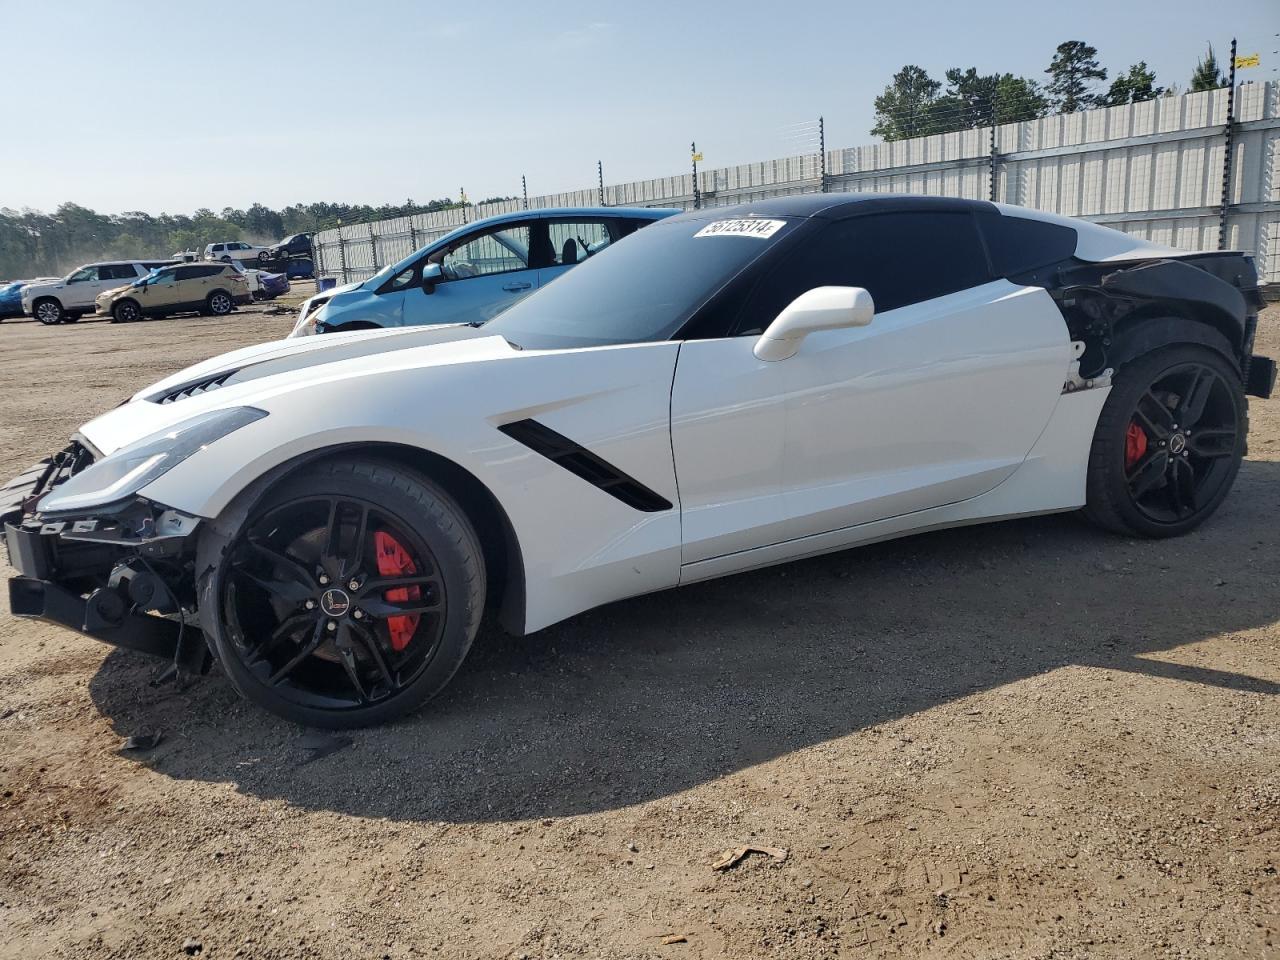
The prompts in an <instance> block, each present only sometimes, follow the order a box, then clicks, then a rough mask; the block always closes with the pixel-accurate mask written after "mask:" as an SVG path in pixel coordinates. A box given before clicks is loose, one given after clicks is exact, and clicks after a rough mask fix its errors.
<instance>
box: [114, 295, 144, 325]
mask: <svg viewBox="0 0 1280 960" xmlns="http://www.w3.org/2000/svg"><path fill="white" fill-rule="evenodd" d="M140 319H142V310H141V309H140V308H139V307H138V305H137V304H136V303H134V302H133V301H132V300H121V301H120V302H119V303H117V304H116V305H115V306H113V307H112V308H111V322H112V323H133V322H134V321H135V320H140Z"/></svg>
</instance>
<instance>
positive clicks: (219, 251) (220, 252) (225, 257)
mask: <svg viewBox="0 0 1280 960" xmlns="http://www.w3.org/2000/svg"><path fill="white" fill-rule="evenodd" d="M204 258H205V259H206V260H221V261H222V262H223V263H231V262H232V261H238V262H241V263H244V262H246V261H249V260H256V261H258V262H259V263H266V262H267V261H268V260H270V259H271V254H270V253H269V252H268V251H267V248H266V247H255V246H254V245H253V244H251V243H242V242H241V241H239V240H228V241H227V242H226V243H211V244H209V245H208V246H207V247H205V248H204Z"/></svg>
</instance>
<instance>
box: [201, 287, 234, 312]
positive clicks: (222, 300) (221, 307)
mask: <svg viewBox="0 0 1280 960" xmlns="http://www.w3.org/2000/svg"><path fill="white" fill-rule="evenodd" d="M233 306H235V304H234V302H233V301H232V299H231V296H230V295H229V294H226V293H223V292H222V291H221V290H215V291H214V292H213V293H211V294H209V299H208V300H206V301H205V308H206V309H207V310H208V311H209V312H210V313H211V314H213V315H214V316H215V317H225V316H226V315H227V314H228V313H230V312H231V308H232V307H233Z"/></svg>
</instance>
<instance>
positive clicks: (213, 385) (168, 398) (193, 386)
mask: <svg viewBox="0 0 1280 960" xmlns="http://www.w3.org/2000/svg"><path fill="white" fill-rule="evenodd" d="M239 372H240V371H239V370H238V369H236V370H224V371H223V372H222V373H218V374H215V375H214V376H212V377H205V378H204V379H202V380H192V381H190V382H189V383H183V384H180V385H178V386H176V387H171V388H170V389H168V390H166V391H165V392H164V393H160V394H157V395H156V396H154V397H148V398H147V399H148V400H150V401H151V402H152V403H174V402H176V401H178V400H184V399H186V398H187V397H198V396H199V395H200V394H202V393H208V392H209V391H210V390H217V389H218V388H219V387H221V386H222V385H223V384H225V383H226V382H227V381H228V380H230V379H231V378H232V377H234V376H235V375H236V374H237V373H239Z"/></svg>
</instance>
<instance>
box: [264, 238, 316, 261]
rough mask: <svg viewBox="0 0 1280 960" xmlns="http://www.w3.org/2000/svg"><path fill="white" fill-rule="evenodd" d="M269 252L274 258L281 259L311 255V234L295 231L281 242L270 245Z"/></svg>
mask: <svg viewBox="0 0 1280 960" xmlns="http://www.w3.org/2000/svg"><path fill="white" fill-rule="evenodd" d="M267 254H268V256H269V257H270V258H271V259H272V260H281V259H285V258H291V257H310V256H311V234H309V233H295V234H294V235H293V236H291V237H285V238H284V239H283V240H281V241H280V242H279V243H277V244H273V245H272V246H270V247H268V248H267Z"/></svg>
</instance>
